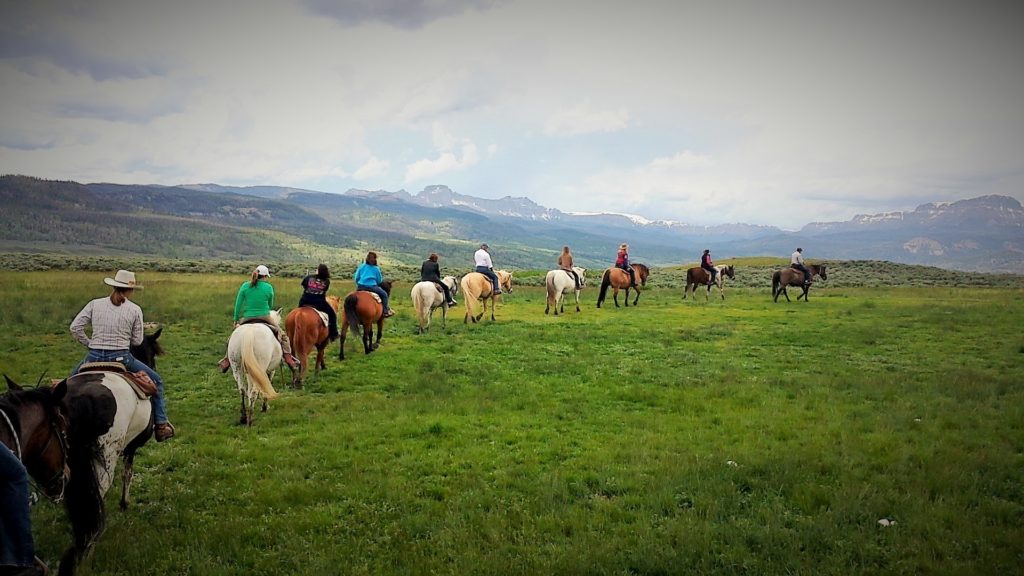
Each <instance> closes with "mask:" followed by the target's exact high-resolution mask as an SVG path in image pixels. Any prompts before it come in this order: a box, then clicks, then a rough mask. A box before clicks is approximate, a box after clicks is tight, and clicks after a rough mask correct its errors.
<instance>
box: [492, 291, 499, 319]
mask: <svg viewBox="0 0 1024 576" xmlns="http://www.w3.org/2000/svg"><path fill="white" fill-rule="evenodd" d="M497 306H498V300H497V298H495V297H494V293H493V292H492V293H491V322H494V309H495V307H497Z"/></svg>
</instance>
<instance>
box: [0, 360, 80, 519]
mask: <svg viewBox="0 0 1024 576" xmlns="http://www.w3.org/2000/svg"><path fill="white" fill-rule="evenodd" d="M4 379H5V380H6V381H7V388H8V389H9V391H8V392H7V393H6V394H4V395H3V396H0V413H2V415H3V418H2V419H0V436H3V437H7V438H9V440H7V441H5V442H4V443H5V444H8V446H9V447H10V449H11V451H12V452H14V453H15V454H17V455H18V457H19V459H20V460H21V461H22V462H23V463H24V465H25V469H26V470H28V473H29V474H30V475H31V476H32V477H33V478H34V479H35V480H36V481H37V482H39V484H40V488H41V489H42V491H43V493H45V494H46V495H47V496H48V497H50V498H51V499H53V500H55V501H58V502H59V501H60V500H62V499H63V497H64V488H65V487H66V486H67V483H68V479H69V476H70V469H69V468H68V419H67V415H66V414H65V413H64V410H63V409H62V407H61V400H63V398H64V395H65V394H66V393H67V390H68V388H67V381H66V380H61V381H60V382H58V383H57V384H55V385H54V386H53V387H52V388H46V387H39V388H32V389H28V390H26V389H24V388H22V387H21V386H20V385H18V384H17V383H16V382H14V381H13V380H11V379H10V378H9V377H8V376H7V375H6V374H5V375H4ZM8 432H9V434H8Z"/></svg>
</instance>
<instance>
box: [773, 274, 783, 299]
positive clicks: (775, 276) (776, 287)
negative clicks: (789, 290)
mask: <svg viewBox="0 0 1024 576" xmlns="http://www.w3.org/2000/svg"><path fill="white" fill-rule="evenodd" d="M780 284H782V272H779V271H778V270H776V271H775V273H774V274H772V298H775V296H776V295H777V294H778V293H779V290H781V289H782V288H781V287H780V286H779V285H780Z"/></svg>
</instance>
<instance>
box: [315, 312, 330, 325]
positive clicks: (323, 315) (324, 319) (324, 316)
mask: <svg viewBox="0 0 1024 576" xmlns="http://www.w3.org/2000/svg"><path fill="white" fill-rule="evenodd" d="M314 310H316V308H314ZM316 313H317V314H319V315H320V321H321V322H323V323H324V326H328V327H329V326H330V324H329V323H328V321H329V320H330V318H328V317H327V314H326V313H325V312H321V311H319V310H317V311H316Z"/></svg>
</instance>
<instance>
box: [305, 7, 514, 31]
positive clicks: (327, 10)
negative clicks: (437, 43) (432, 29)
mask: <svg viewBox="0 0 1024 576" xmlns="http://www.w3.org/2000/svg"><path fill="white" fill-rule="evenodd" d="M303 4H304V5H305V7H306V9H307V10H309V11H310V12H312V13H314V14H317V15H319V16H324V17H327V18H332V19H334V20H336V21H337V22H338V23H339V24H341V25H342V26H346V27H353V26H358V25H359V24H363V23H367V22H379V23H382V24H387V25H390V26H394V27H396V28H404V29H408V30H415V29H417V28H422V27H423V26H426V25H427V24H429V23H431V22H433V21H435V20H438V19H441V18H446V17H451V16H457V15H459V14H462V13H464V12H467V11H469V10H486V9H488V8H490V7H491V6H492V5H494V4H495V1H494V0H347V1H344V2H338V1H337V0H304V2H303Z"/></svg>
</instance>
